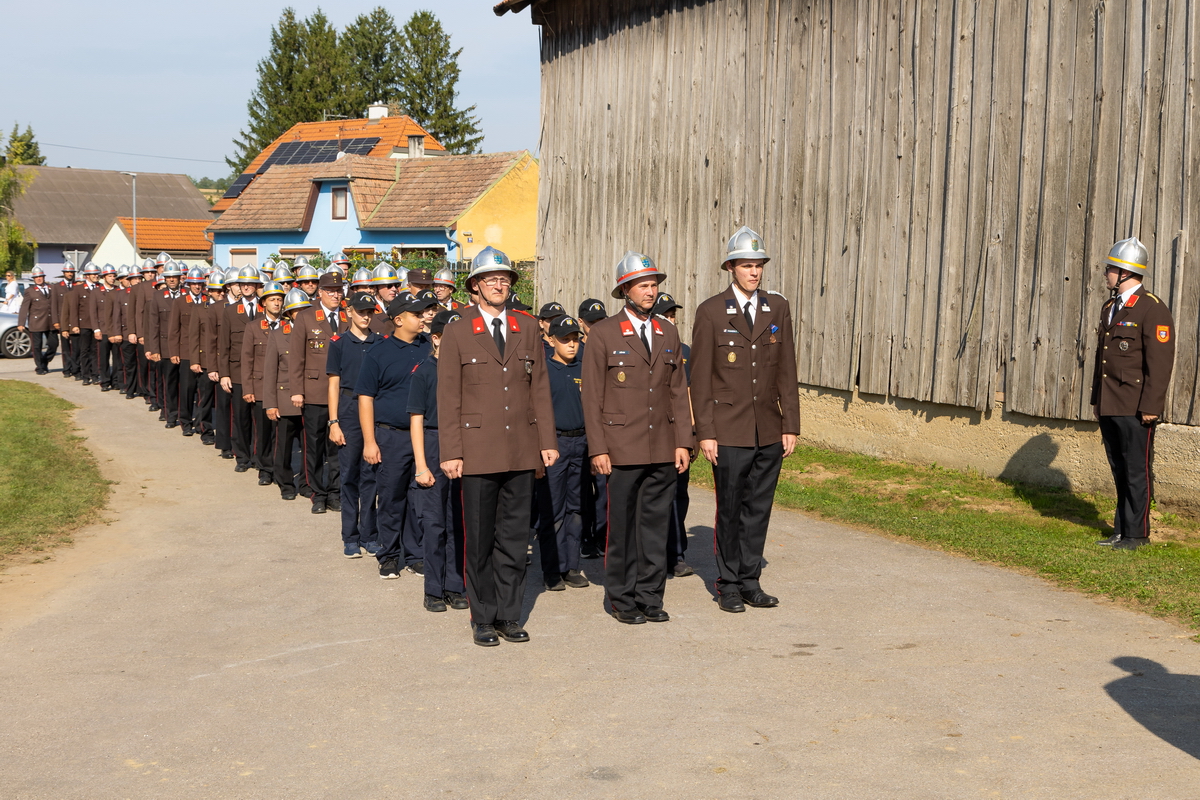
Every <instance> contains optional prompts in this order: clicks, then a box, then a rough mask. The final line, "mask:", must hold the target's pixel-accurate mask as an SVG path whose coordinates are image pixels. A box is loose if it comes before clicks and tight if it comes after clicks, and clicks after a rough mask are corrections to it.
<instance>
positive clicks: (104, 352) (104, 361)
mask: <svg viewBox="0 0 1200 800" xmlns="http://www.w3.org/2000/svg"><path fill="white" fill-rule="evenodd" d="M92 336H93V338H92V343H93V344H94V345H95V346H96V374H97V375H98V376H99V377H100V385H101V386H102V387H103V386H112V385H113V351H114V350H116V349H117V348H116V347H114V346H113V343H112V342H110V341H109V340H108V337H107V336H101V337H100V338H99V339H96V338H95V334H92Z"/></svg>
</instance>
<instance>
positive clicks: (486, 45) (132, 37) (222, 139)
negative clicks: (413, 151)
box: [0, 0, 539, 178]
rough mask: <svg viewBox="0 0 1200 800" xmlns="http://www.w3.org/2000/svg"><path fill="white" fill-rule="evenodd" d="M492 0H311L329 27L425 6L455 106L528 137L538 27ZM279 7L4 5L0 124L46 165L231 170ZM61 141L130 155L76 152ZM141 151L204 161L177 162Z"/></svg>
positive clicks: (88, 2)
mask: <svg viewBox="0 0 1200 800" xmlns="http://www.w3.org/2000/svg"><path fill="white" fill-rule="evenodd" d="M494 2H495V0H424V2H412V0H393V1H392V2H386V3H380V2H378V0H355V1H354V2H350V1H349V0H327V2H322V3H316V2H293V3H292V4H291V5H292V7H293V8H295V9H296V13H297V15H298V16H301V17H306V16H308V15H309V14H310V13H312V11H314V10H315V9H316V8H317V7H318V6H319V7H320V8H322V9H323V10H324V11H325V14H326V15H327V16H328V17H329V19H330V21H331V22H332V23H333V25H334V26H336V27H337V28H338V29H339V30H340V29H342V28H344V27H345V26H346V25H347V24H348V23H350V22H351V21H353V20H354V18H355V17H357V16H358V15H359V14H365V13H367V12H369V11H370V10H371V9H372V8H374V7H375V6H377V5H383V6H384V8H386V9H387V10H388V11H389V12H391V14H392V16H393V17H395V19H396V23H397V25H398V26H399V25H402V24H403V23H404V22H405V21H406V20H407V19H408V17H409V16H410V15H411V14H412V13H413V12H414V11H417V10H421V9H428V10H431V11H433V12H434V13H435V14H436V15H437V16H438V18H439V19H440V20H441V22H442V26H443V27H444V28H445V29H446V30H447V31H448V32H449V33H450V37H451V44H452V46H454V47H455V48H458V47H461V48H462V49H463V53H462V56H461V57H460V59H459V65H460V66H461V68H462V77H461V79H460V80H459V84H458V90H459V98H458V104H459V106H460V107H465V106H469V105H477V106H478V108H477V109H476V112H475V113H476V115H477V116H478V117H479V119H480V122H481V126H480V127H481V128H482V129H483V132H484V136H485V138H484V141H483V149H484V150H485V151H499V150H525V149H527V150H530V151H531V152H534V153H536V152H537V144H538V103H539V69H538V28H537V27H535V26H534V25H532V24H531V23H530V21H529V12H528V11H525V12H523V13H521V14H519V15H515V16H514V15H512V14H507V15H505V16H504V17H497V16H496V15H495V14H493V13H492V5H493V3H494ZM286 5H287V3H286V2H285V1H284V0H280V2H277V3H274V2H263V0H241V1H240V2H231V1H230V0H208V2H204V3H180V2H175V0H166V2H164V1H163V0H156V1H155V2H150V0H122V2H118V3H98V2H95V0H35V2H26V3H4V27H5V30H6V33H7V35H6V36H5V37H4V39H5V42H4V49H5V62H6V63H7V64H8V65H9V66H8V69H6V70H5V72H6V75H5V78H4V80H3V81H0V131H2V132H3V134H4V136H5V138H6V139H7V136H8V134H9V132H11V131H12V126H13V123H14V122H17V123H20V126H21V130H24V129H25V125H26V124H30V125H32V126H33V132H34V135H35V136H36V138H37V139H38V141H39V142H40V143H41V147H42V154H43V155H44V156H46V163H47V164H48V165H49V166H54V167H66V166H71V167H77V168H78V167H86V168H91V169H118V170H131V171H142V172H183V173H187V174H189V175H192V176H195V177H202V176H208V177H212V178H219V177H223V176H225V175H227V174H229V168H228V167H227V166H226V165H225V162H224V160H223V159H224V157H225V156H227V155H230V154H231V153H232V151H233V147H232V141H233V138H234V137H235V136H236V135H237V133H238V131H239V130H240V129H241V128H244V127H245V125H246V101H247V100H249V98H250V93H251V91H253V89H254V86H255V81H256V78H257V72H256V71H255V67H256V66H257V64H258V62H259V60H260V59H262V58H263V57H264V56H265V55H266V53H267V48H268V44H269V37H270V31H271V26H272V25H273V24H274V23H275V22H276V21H278V19H279V15H280V12H281V11H282V10H283V8H284V7H285V6H286ZM52 145H71V146H73V147H87V148H94V149H97V150H116V151H121V152H123V153H135V154H141V155H115V154H111V153H98V152H90V151H87V150H74V149H67V148H65V147H55V146H52ZM147 156H174V157H176V158H188V159H201V160H199V161H179V160H168V159H162V158H150V157H147Z"/></svg>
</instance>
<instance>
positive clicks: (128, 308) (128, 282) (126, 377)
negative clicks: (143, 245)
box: [116, 267, 142, 400]
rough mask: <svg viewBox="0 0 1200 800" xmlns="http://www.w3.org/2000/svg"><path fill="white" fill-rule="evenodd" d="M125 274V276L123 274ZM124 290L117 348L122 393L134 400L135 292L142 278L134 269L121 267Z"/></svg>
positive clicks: (119, 274)
mask: <svg viewBox="0 0 1200 800" xmlns="http://www.w3.org/2000/svg"><path fill="white" fill-rule="evenodd" d="M122 273H123V274H122ZM117 277H118V278H120V279H121V283H122V284H123V288H121V289H118V290H117V291H118V294H117V299H116V304H117V306H118V308H117V311H116V313H117V316H118V324H117V328H118V330H119V331H120V336H121V342H120V344H119V345H118V346H117V348H116V353H118V354H119V358H120V374H121V391H122V392H124V394H125V398H126V399H128V400H132V399H133V398H135V397H137V385H138V377H137V334H136V333H134V329H135V326H136V324H137V321H136V320H135V319H134V308H135V307H136V301H135V300H134V292H135V291H137V288H138V286H139V285H141V281H142V276H141V275H139V274H138V273H137V271H136V270H135V269H134V268H132V267H121V270H120V271H118V272H117Z"/></svg>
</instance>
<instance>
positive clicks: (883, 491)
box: [692, 447, 1200, 629]
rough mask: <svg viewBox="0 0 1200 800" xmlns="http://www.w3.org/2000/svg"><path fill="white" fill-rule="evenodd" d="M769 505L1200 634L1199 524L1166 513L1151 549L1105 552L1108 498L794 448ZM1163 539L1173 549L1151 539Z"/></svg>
mask: <svg viewBox="0 0 1200 800" xmlns="http://www.w3.org/2000/svg"><path fill="white" fill-rule="evenodd" d="M692 481H693V483H696V484H699V485H702V486H708V487H711V486H712V470H711V467H710V466H709V464H708V462H706V461H705V460H704V459H703V458H701V459H699V460H698V462H697V463H696V464H695V466H694V467H693V468H692ZM775 502H776V504H778V505H779V506H783V507H787V508H794V509H798V510H800V511H805V512H809V513H812V514H816V515H818V516H821V517H824V518H827V519H830V520H837V521H839V522H845V523H848V524H850V525H854V526H856V527H865V528H873V529H876V530H878V531H882V532H885V533H888V534H891V535H893V536H897V537H902V538H905V539H910V540H913V541H915V542H920V543H922V544H926V545H929V546H932V547H935V548H938V549H942V550H946V551H948V552H952V553H959V554H961V555H965V556H968V557H970V558H972V559H975V560H977V561H982V562H985V563H989V564H996V565H1000V566H1005V567H1013V568H1018V569H1022V570H1029V571H1032V572H1034V573H1036V574H1037V575H1040V576H1042V577H1044V578H1047V579H1049V580H1051V581H1053V582H1054V583H1056V584H1058V585H1059V586H1062V587H1066V588H1070V589H1075V590H1078V591H1082V592H1085V593H1087V594H1091V595H1103V596H1105V597H1109V598H1112V599H1114V600H1119V601H1123V602H1127V603H1129V604H1131V605H1132V606H1133V607H1135V608H1138V609H1140V610H1143V611H1145V612H1148V613H1150V614H1153V615H1155V616H1158V617H1164V618H1169V619H1172V620H1175V621H1177V622H1180V623H1183V624H1184V625H1186V626H1188V627H1191V628H1193V629H1200V547H1197V546H1195V545H1196V544H1197V543H1200V537H1198V536H1197V532H1198V526H1197V525H1196V524H1195V523H1193V522H1190V521H1188V520H1184V519H1181V518H1179V517H1177V516H1175V515H1172V514H1166V515H1163V516H1162V517H1161V524H1160V525H1158V526H1154V525H1153V524H1152V527H1151V536H1152V538H1153V539H1155V541H1154V543H1153V544H1151V545H1149V546H1146V547H1142V548H1140V549H1139V550H1136V551H1132V552H1130V551H1113V550H1111V549H1110V548H1107V547H1099V546H1097V545H1096V541H1097V540H1099V539H1101V538H1103V537H1104V536H1108V535H1109V534H1110V533H1111V529H1110V528H1109V523H1110V521H1111V519H1112V515H1113V509H1114V502H1113V500H1112V499H1111V498H1107V497H1104V496H1102V495H1088V494H1077V493H1073V492H1070V491H1067V490H1064V489H1054V488H1047V487H1040V486H1031V485H1028V484H1021V483H1012V482H1007V481H1001V480H997V479H994V478H988V477H985V476H983V475H980V474H979V473H977V472H972V471H961V470H951V469H944V468H941V467H937V466H932V467H923V466H914V465H912V464H904V463H897V462H894V461H885V460H883V459H878V458H873V457H871V456H864V455H857V454H851V453H839V452H833V451H830V450H823V449H820V448H816V447H798V448H797V449H796V452H795V453H793V454H792V455H791V456H790V457H789V458H787V459H786V460H785V461H784V464H783V473H782V475H781V477H780V482H779V486H778V489H777V491H776V495H775ZM1164 531H1165V532H1166V533H1167V534H1168V535H1170V536H1171V537H1172V538H1173V539H1175V541H1159V540H1158V537H1159V535H1160V533H1162V532H1164Z"/></svg>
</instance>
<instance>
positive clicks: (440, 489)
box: [408, 306, 469, 611]
mask: <svg viewBox="0 0 1200 800" xmlns="http://www.w3.org/2000/svg"><path fill="white" fill-rule="evenodd" d="M439 308H440V306H439ZM459 318H460V315H459V314H458V312H457V311H439V312H438V314H437V316H435V317H434V318H433V322H432V323H430V325H429V341H430V345H431V346H432V347H433V350H432V352H430V354H429V355H428V356H427V357H426V358H425V360H424V361H422V362H421V365H420V366H419V367H417V371H416V372H414V373H413V376H412V385H411V386H409V389H408V415H409V425H410V427H409V434H410V438H411V439H412V447H413V469H414V473H413V483H414V484H415V485H414V486H412V487H410V488H409V495H408V499H409V504H410V506H409V507H410V508H412V509H413V512H414V513H413V514H411V515H410V519H411V520H413V521H414V523H415V524H416V526H417V528H418V530H420V531H421V534H422V536H421V553H422V556H423V558H424V561H425V565H424V571H425V609H426V610H428V611H445V610H446V606H450V607H451V608H457V609H464V608H468V607H469V604H468V603H467V598H466V587H465V585H464V584H463V539H462V535H461V531H460V530H459V526H458V525H456V524H455V523H456V522H457V521H458V520H460V519H462V515H461V514H459V513H456V506H457V505H458V504H457V502H456V500H457V499H458V497H459V481H458V480H453V481H452V480H450V479H449V478H447V477H446V473H444V472H442V467H441V464H440V461H441V457H440V452H441V450H440V448H439V447H438V412H437V374H438V373H437V369H438V366H437V365H438V347H439V345H440V344H441V340H442V331H443V330H445V328H446V326H447V325H449V324H450V323H451V322H454V321H455V320H457V319H459Z"/></svg>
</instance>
